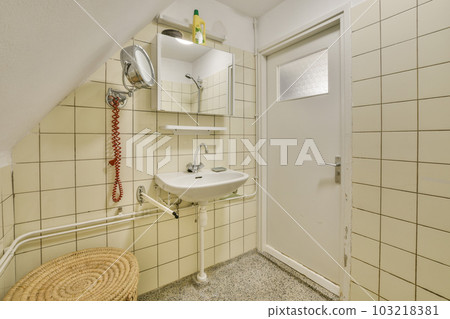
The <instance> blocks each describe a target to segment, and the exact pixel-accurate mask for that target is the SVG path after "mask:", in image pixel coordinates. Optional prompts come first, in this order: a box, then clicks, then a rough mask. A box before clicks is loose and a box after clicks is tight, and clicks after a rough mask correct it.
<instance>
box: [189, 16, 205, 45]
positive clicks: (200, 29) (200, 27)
mask: <svg viewBox="0 0 450 319" xmlns="http://www.w3.org/2000/svg"><path fill="white" fill-rule="evenodd" d="M192 42H194V43H197V44H202V45H205V44H206V25H205V21H203V19H202V18H200V17H199V16H198V10H197V9H195V10H194V20H193V21H192Z"/></svg>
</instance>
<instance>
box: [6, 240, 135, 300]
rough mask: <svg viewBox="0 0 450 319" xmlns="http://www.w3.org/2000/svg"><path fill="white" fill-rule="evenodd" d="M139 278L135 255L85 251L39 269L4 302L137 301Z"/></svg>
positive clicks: (123, 252)
mask: <svg viewBox="0 0 450 319" xmlns="http://www.w3.org/2000/svg"><path fill="white" fill-rule="evenodd" d="M122 254H123V256H121V255H122ZM138 277H139V266H138V263H137V260H136V257H135V256H134V255H133V254H131V253H129V252H127V253H125V251H124V250H122V249H118V248H90V249H84V250H80V251H77V252H73V253H70V254H67V255H64V256H61V257H58V258H56V259H53V260H51V261H49V262H47V263H45V264H43V265H41V266H40V267H38V268H36V269H35V270H33V271H32V272H30V273H29V274H28V275H26V276H25V277H24V278H22V279H21V280H20V281H19V282H17V283H16V284H15V285H14V287H12V288H11V290H10V291H9V292H8V294H7V295H6V296H5V298H4V300H6V301H8V300H65V301H68V300H137V284H138Z"/></svg>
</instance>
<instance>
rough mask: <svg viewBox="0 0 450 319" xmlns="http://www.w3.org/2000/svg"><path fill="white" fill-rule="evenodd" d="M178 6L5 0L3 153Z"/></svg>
mask: <svg viewBox="0 0 450 319" xmlns="http://www.w3.org/2000/svg"><path fill="white" fill-rule="evenodd" d="M172 2H173V1H172V0H127V1H124V0H95V1H94V0H76V1H75V0H39V1H36V0H1V2H0V154H2V153H3V154H4V153H5V152H8V151H10V150H11V148H12V147H13V146H14V145H15V144H16V143H17V142H18V141H19V140H20V139H21V138H22V137H24V136H25V135H26V134H27V133H28V132H29V131H31V129H32V128H33V127H34V126H35V125H36V124H37V123H39V121H40V120H41V119H42V118H43V117H44V116H45V114H47V112H49V111H50V110H51V109H52V108H53V107H54V106H55V105H57V103H58V102H59V101H61V100H62V99H63V98H64V97H65V96H66V95H67V94H69V93H70V92H71V91H72V90H73V89H75V88H76V87H77V86H78V85H79V84H81V83H82V82H83V81H84V80H85V79H86V78H88V77H89V75H91V74H92V73H93V72H94V71H95V70H97V68H98V67H99V66H100V64H101V63H103V62H104V61H105V60H106V59H108V58H109V57H110V56H112V55H113V54H114V53H115V52H116V51H117V50H119V46H118V45H117V44H116V43H115V42H114V41H113V40H112V39H111V38H110V37H109V36H108V35H107V33H109V34H110V35H111V37H112V38H114V39H115V40H117V42H119V43H120V44H124V43H125V42H126V41H127V40H128V39H129V38H131V37H132V36H133V35H134V34H136V33H137V32H138V31H139V30H140V29H141V28H143V27H144V26H145V25H147V24H148V23H150V21H152V19H153V18H154V17H155V16H156V15H157V14H158V13H159V12H161V11H162V10H163V9H165V8H166V7H167V6H169V5H170V4H171V3H172ZM81 7H82V8H84V9H85V10H86V12H87V13H89V14H90V15H91V16H92V18H94V19H95V20H97V21H98V23H99V24H100V25H101V26H102V27H103V29H104V30H102V28H100V27H99V26H98V25H97V24H96V23H95V22H93V21H92V19H91V18H90V17H89V15H88V14H87V13H86V12H84V11H83V9H82V8H81ZM106 32H107V33H106Z"/></svg>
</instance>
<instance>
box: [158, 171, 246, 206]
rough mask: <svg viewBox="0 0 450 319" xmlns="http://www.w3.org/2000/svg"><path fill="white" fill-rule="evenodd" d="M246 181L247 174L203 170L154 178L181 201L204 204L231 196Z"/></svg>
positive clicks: (159, 175)
mask: <svg viewBox="0 0 450 319" xmlns="http://www.w3.org/2000/svg"><path fill="white" fill-rule="evenodd" d="M247 179H248V174H245V173H241V172H237V171H233V170H226V171H224V172H213V171H211V170H210V169H204V170H201V171H199V172H197V173H188V172H176V173H162V174H157V175H156V177H155V181H156V184H157V185H158V186H159V187H161V188H162V189H163V190H165V191H166V192H169V193H171V194H175V195H177V196H178V197H180V198H181V199H182V200H185V201H187V202H193V203H197V202H199V203H206V202H208V201H212V200H214V199H219V198H222V197H224V196H226V195H229V194H231V193H232V192H234V191H235V190H236V189H238V188H239V187H240V186H241V185H243V184H244V183H245V181H246V180H247Z"/></svg>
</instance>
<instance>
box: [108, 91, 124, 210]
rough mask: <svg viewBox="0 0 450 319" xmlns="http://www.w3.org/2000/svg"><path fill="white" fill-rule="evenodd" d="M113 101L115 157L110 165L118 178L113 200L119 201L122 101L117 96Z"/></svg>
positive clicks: (115, 182)
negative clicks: (120, 113)
mask: <svg viewBox="0 0 450 319" xmlns="http://www.w3.org/2000/svg"><path fill="white" fill-rule="evenodd" d="M110 98H111V101H112V104H111V106H112V108H113V111H112V134H111V135H112V138H111V139H112V148H113V150H114V159H112V160H110V161H109V165H112V166H114V167H115V169H116V178H115V180H114V187H113V191H112V200H113V201H114V202H115V203H117V202H118V201H120V200H121V199H122V197H123V188H122V182H121V181H120V161H121V159H122V147H121V146H120V132H119V117H120V115H119V112H120V109H119V105H120V101H119V98H117V97H112V96H111V97H110ZM117 187H119V197H117V195H116V192H117Z"/></svg>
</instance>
